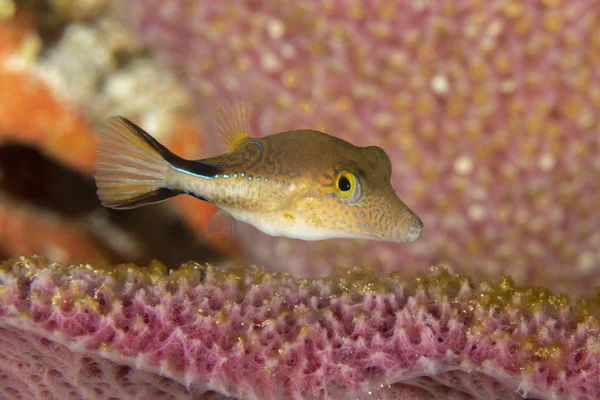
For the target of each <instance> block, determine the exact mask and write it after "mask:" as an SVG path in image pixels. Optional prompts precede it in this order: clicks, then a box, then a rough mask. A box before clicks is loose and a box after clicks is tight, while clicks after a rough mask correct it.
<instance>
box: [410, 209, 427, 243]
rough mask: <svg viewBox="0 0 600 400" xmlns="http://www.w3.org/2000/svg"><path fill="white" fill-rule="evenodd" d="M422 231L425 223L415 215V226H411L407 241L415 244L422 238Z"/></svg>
mask: <svg viewBox="0 0 600 400" xmlns="http://www.w3.org/2000/svg"><path fill="white" fill-rule="evenodd" d="M421 229H423V221H421V218H419V217H417V216H416V215H415V221H414V224H413V225H411V226H410V227H409V228H408V231H407V232H406V241H407V242H414V241H415V240H417V239H418V238H419V237H420V236H421Z"/></svg>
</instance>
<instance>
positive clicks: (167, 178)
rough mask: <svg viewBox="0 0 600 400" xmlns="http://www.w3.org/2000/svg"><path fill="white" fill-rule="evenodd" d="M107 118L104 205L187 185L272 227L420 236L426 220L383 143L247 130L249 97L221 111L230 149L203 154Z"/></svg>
mask: <svg viewBox="0 0 600 400" xmlns="http://www.w3.org/2000/svg"><path fill="white" fill-rule="evenodd" d="M109 122H110V124H111V127H110V129H108V130H106V131H104V132H102V133H101V134H100V140H99V143H98V146H97V158H96V175H95V178H96V184H97V187H98V196H99V198H100V200H101V202H102V204H103V205H104V206H105V207H109V208H113V209H129V208H134V207H140V206H143V205H146V204H150V203H156V202H159V201H163V200H166V199H168V198H171V197H174V196H177V195H180V194H188V195H191V196H194V197H196V198H198V199H201V200H204V201H208V202H211V203H213V204H215V205H217V206H218V207H219V208H220V210H221V211H220V213H221V215H225V216H228V217H227V218H228V219H229V220H231V221H233V220H234V219H235V220H238V221H242V222H245V223H248V224H250V225H253V226H254V227H256V228H257V229H259V230H260V231H262V232H264V233H266V234H269V235H272V236H283V237H288V238H295V239H303V240H324V239H333V238H352V239H371V240H380V241H390V242H412V241H415V240H417V239H418V238H419V236H420V233H421V229H422V227H423V223H422V222H421V220H420V219H419V217H418V216H417V215H416V214H415V213H414V212H413V211H411V210H410V209H409V208H408V207H407V206H406V205H405V204H404V202H402V200H400V198H399V197H398V196H397V195H396V192H395V191H394V189H393V188H392V185H391V183H390V178H391V174H392V166H391V162H390V159H389V157H388V155H387V154H386V153H385V151H384V150H383V149H381V148H380V147H377V146H368V147H357V146H354V145H353V144H351V143H348V142H346V141H344V140H342V139H339V138H336V137H334V136H331V135H329V134H327V133H324V132H319V131H315V130H307V129H300V130H293V131H287V132H281V133H276V134H273V135H270V136H266V137H262V138H253V137H250V135H249V133H250V132H249V131H250V129H249V127H250V123H249V116H248V111H247V105H246V104H245V103H244V102H243V101H236V102H234V103H232V104H231V105H229V106H224V107H222V108H221V109H220V110H219V113H218V115H217V131H218V133H219V134H220V136H221V137H222V138H223V140H224V142H225V144H226V145H227V147H228V152H227V153H225V154H223V155H220V156H216V157H210V158H206V159H202V160H195V161H192V160H186V159H183V158H181V157H178V156H177V155H175V154H174V153H172V152H171V151H170V150H168V149H167V148H166V147H165V146H163V145H162V144H160V143H159V142H158V141H157V140H156V139H154V138H153V137H152V136H150V135H149V134H148V133H147V132H145V131H144V130H143V129H142V128H140V127H139V126H137V125H135V124H134V123H133V122H131V121H129V120H128V119H126V118H124V117H119V116H113V117H110V118H109ZM229 217H233V218H229Z"/></svg>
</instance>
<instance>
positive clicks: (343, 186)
mask: <svg viewBox="0 0 600 400" xmlns="http://www.w3.org/2000/svg"><path fill="white" fill-rule="evenodd" d="M351 187H352V185H350V181H349V180H348V178H346V177H345V176H342V177H341V178H340V180H339V181H338V188H339V189H340V190H341V191H342V192H347V191H348V190H350V188H351Z"/></svg>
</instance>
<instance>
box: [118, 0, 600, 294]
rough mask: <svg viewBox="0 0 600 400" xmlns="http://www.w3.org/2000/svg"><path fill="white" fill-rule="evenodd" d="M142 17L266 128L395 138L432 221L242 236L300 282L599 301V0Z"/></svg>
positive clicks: (256, 4) (164, 44) (322, 4)
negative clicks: (341, 233) (375, 277)
mask: <svg viewBox="0 0 600 400" xmlns="http://www.w3.org/2000/svg"><path fill="white" fill-rule="evenodd" d="M127 4H128V6H127V7H128V8H127V10H128V12H127V13H125V15H127V19H126V21H127V22H128V23H130V24H131V25H132V26H134V27H135V28H136V30H137V31H138V32H140V34H141V35H142V37H143V38H144V40H145V42H146V43H147V44H148V45H149V46H150V47H151V48H152V49H153V50H154V51H155V53H156V54H157V55H158V57H159V58H160V59H161V60H162V61H163V62H164V63H165V64H166V65H168V66H169V67H170V68H171V69H172V70H173V71H174V72H176V73H177V74H178V76H179V77H180V78H181V80H182V82H183V83H184V85H185V86H186V87H187V89H188V91H189V92H190V93H192V95H193V96H195V99H196V101H197V103H198V104H201V105H202V107H198V114H199V115H201V116H203V117H204V118H205V119H206V120H207V121H212V120H213V119H214V114H211V113H210V112H208V111H206V105H211V104H212V105H214V106H215V107H216V106H218V104H219V103H220V102H221V101H222V98H223V97H227V96H230V95H236V96H237V95H240V94H241V95H243V96H245V97H248V99H249V100H250V101H251V103H252V104H253V105H254V119H253V122H254V124H255V127H256V129H255V130H254V131H253V132H252V133H253V134H254V135H257V136H262V135H268V134H272V133H275V132H277V131H281V130H289V129H298V128H317V129H325V128H326V127H327V126H331V132H332V133H333V134H334V135H336V136H339V137H341V138H344V139H346V140H349V141H351V142H353V143H355V144H357V145H379V146H381V147H383V148H384V149H385V150H386V151H387V152H388V153H389V155H390V158H391V159H392V163H393V168H394V172H393V177H392V183H393V185H394V187H395V189H396V190H397V192H398V193H399V195H400V197H401V198H402V199H403V200H405V202H406V203H407V204H408V205H409V206H410V207H411V208H412V209H413V210H415V212H416V213H417V214H419V215H420V216H421V218H422V219H423V222H424V225H425V228H424V230H423V234H422V237H421V239H420V240H419V242H417V243H414V244H411V245H409V246H396V245H388V244H380V243H357V242H356V241H328V242H318V243H304V242H300V241H289V240H286V239H274V238H270V237H267V236H265V235H261V234H259V233H257V232H256V231H254V230H248V231H246V230H245V227H242V228H240V229H239V231H240V232H242V233H243V234H242V235H241V236H242V238H243V241H244V245H245V248H246V250H247V252H248V254H249V255H250V259H251V260H252V262H256V263H257V264H259V265H263V264H264V265H267V266H268V267H270V268H273V269H276V268H280V269H281V268H285V269H286V270H287V271H290V272H293V273H294V274H297V275H302V276H307V275H313V276H314V275H318V276H325V275H326V274H327V272H328V271H329V270H330V269H331V268H332V267H333V266H345V267H352V266H354V265H370V266H372V267H373V268H374V269H376V270H379V271H389V270H390V269H391V268H392V267H393V266H396V265H397V263H395V262H394V261H393V260H399V259H401V260H403V268H405V271H406V270H409V269H410V270H413V271H414V270H423V268H426V267H427V266H428V265H432V264H440V263H446V264H449V265H451V266H452V268H455V269H456V271H459V272H461V273H465V274H468V275H469V276H471V277H473V278H474V279H478V280H479V279H492V278H495V277H497V276H499V275H501V274H507V275H510V276H512V277H513V279H515V281H516V282H519V283H535V284H539V285H543V286H546V287H551V288H553V289H554V290H558V291H567V292H570V293H582V292H586V291H588V290H590V289H591V286H590V285H592V284H593V283H594V282H597V281H598V279H599V278H600V233H599V232H600V213H598V212H597V205H598V204H600V187H599V186H598V182H600V180H598V175H599V174H600V143H599V141H600V135H598V127H599V122H600V121H599V119H598V116H599V115H600V40H599V38H600V23H599V19H598V18H597V16H598V14H599V13H600V4H599V3H598V2H597V1H594V0H581V1H567V0H541V1H521V0H486V1H481V0H465V1H451V0H447V1H446V0H443V1H429V0H415V1H397V2H389V1H383V0H374V1H369V2H360V1H311V0H299V1H294V2H293V3H289V2H263V1H254V0H246V1H244V0H239V1H233V2H227V3H222V2H214V1H205V0H204V1H203V0H166V1H165V0H133V1H131V2H128V3H127Z"/></svg>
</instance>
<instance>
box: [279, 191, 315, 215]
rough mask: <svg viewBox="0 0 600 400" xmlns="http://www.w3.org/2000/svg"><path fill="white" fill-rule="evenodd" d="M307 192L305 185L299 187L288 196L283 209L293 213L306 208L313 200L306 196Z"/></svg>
mask: <svg viewBox="0 0 600 400" xmlns="http://www.w3.org/2000/svg"><path fill="white" fill-rule="evenodd" d="M308 191H309V188H308V186H307V185H299V186H298V187H297V188H296V190H295V191H294V192H292V193H291V194H290V197H289V198H288V200H287V201H286V202H285V204H284V207H283V209H284V210H286V211H295V210H303V209H304V208H306V206H308V204H310V203H312V201H313V200H314V198H313V197H312V196H307V194H308Z"/></svg>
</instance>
